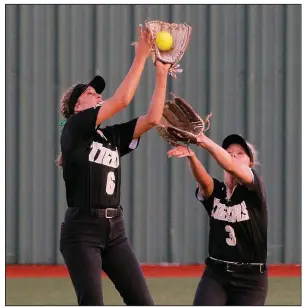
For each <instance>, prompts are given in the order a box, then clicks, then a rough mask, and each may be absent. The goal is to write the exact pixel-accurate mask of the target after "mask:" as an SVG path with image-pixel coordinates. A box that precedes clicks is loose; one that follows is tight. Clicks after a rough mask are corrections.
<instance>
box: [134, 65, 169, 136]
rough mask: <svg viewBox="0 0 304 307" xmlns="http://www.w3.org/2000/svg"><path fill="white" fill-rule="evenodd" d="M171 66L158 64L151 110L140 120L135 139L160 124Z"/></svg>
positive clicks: (135, 131) (137, 124)
mask: <svg viewBox="0 0 304 307" xmlns="http://www.w3.org/2000/svg"><path fill="white" fill-rule="evenodd" d="M170 66H171V65H170V64H163V63H161V62H159V61H157V62H156V81H155V88H154V92H153V96H152V100H151V104H150V108H149V110H148V112H147V113H146V114H145V115H142V116H140V117H139V118H138V120H137V123H136V127H135V130H134V135H133V139H137V138H138V137H140V136H141V135H142V134H144V133H145V132H147V131H148V130H150V129H152V128H153V127H154V126H155V125H157V124H158V123H159V121H160V119H161V116H162V113H163V109H164V104H165V100H166V88H167V79H168V70H169V69H170Z"/></svg>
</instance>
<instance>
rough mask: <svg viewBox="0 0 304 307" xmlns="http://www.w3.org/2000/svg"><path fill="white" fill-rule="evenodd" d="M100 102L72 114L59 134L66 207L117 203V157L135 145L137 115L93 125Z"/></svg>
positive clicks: (112, 206) (119, 175)
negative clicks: (108, 123)
mask: <svg viewBox="0 0 304 307" xmlns="http://www.w3.org/2000/svg"><path fill="white" fill-rule="evenodd" d="M99 108H100V106H98V107H95V108H90V109H87V110H84V111H82V112H80V113H77V114H75V115H73V116H72V117H71V118H69V119H68V121H67V122H66V124H65V126H64V129H63V131H62V134H61V151H62V163H63V164H62V168H63V178H64V181H65V185H66V199H67V204H68V207H91V208H115V207H118V206H119V204H120V185H121V157H122V156H124V155H126V154H127V153H129V152H131V151H132V150H133V149H135V148H136V147H137V146H138V142H139V139H137V140H132V138H133V134H134V129H135V126H136V122H137V118H135V119H133V120H131V121H129V122H126V123H123V124H119V125H113V126H107V127H105V128H101V127H98V128H96V127H95V125H96V119H97V114H98V111H99Z"/></svg>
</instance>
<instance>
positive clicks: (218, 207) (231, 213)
mask: <svg viewBox="0 0 304 307" xmlns="http://www.w3.org/2000/svg"><path fill="white" fill-rule="evenodd" d="M211 216H212V217H213V218H214V219H216V220H220V221H227V222H230V223H235V222H243V221H247V220H249V214H248V210H247V207H246V203H245V202H244V201H242V203H241V204H238V205H234V206H232V207H228V206H226V205H225V204H222V203H221V202H220V200H219V199H217V198H214V202H213V209H212V212H211Z"/></svg>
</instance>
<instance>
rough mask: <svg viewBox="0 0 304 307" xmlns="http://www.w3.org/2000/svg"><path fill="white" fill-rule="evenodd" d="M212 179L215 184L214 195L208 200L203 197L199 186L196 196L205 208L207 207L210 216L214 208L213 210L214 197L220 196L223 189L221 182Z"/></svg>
mask: <svg viewBox="0 0 304 307" xmlns="http://www.w3.org/2000/svg"><path fill="white" fill-rule="evenodd" d="M212 179H213V183H214V188H213V192H212V194H211V195H210V196H209V197H208V198H204V197H203V195H202V193H201V190H200V186H199V184H197V187H196V190H195V196H196V198H197V200H198V201H200V202H201V203H202V204H203V206H204V207H205V209H206V211H207V212H208V215H209V216H210V215H211V211H212V208H213V201H214V197H215V196H216V195H218V194H219V192H220V189H221V183H220V181H218V180H217V179H215V178H212Z"/></svg>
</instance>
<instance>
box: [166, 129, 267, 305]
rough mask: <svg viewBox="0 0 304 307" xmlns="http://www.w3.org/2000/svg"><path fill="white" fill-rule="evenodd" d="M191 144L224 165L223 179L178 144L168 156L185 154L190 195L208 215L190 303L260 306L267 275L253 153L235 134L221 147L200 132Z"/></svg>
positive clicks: (263, 204) (260, 191) (264, 210)
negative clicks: (192, 182) (202, 264)
mask: <svg viewBox="0 0 304 307" xmlns="http://www.w3.org/2000/svg"><path fill="white" fill-rule="evenodd" d="M197 145H198V146H200V147H202V148H204V149H205V150H206V151H207V152H208V153H209V154H211V156H212V157H213V158H214V159H215V160H216V162H217V163H218V164H219V165H220V167H221V168H223V169H224V182H221V181H219V180H217V179H215V178H212V177H211V176H210V175H209V174H208V172H207V171H206V169H205V168H204V166H203V165H202V164H201V163H200V161H199V160H198V158H197V157H196V155H195V153H194V152H193V151H192V150H191V149H188V148H187V147H184V146H178V147H175V148H173V149H171V150H169V151H168V156H169V157H172V156H175V157H179V158H181V157H187V158H188V162H189V165H190V168H191V170H192V174H193V176H194V178H195V179H196V181H197V183H198V187H197V189H196V197H197V199H198V200H199V201H201V202H202V204H203V205H204V207H205V209H206V211H207V213H208V215H209V219H210V230H209V257H208V258H207V259H206V269H205V271H204V274H203V276H202V278H201V280H200V282H199V285H198V287H197V290H196V294H195V298H194V303H193V304H194V305H204V306H211V305H247V306H248V305H264V303H265V300H266V295H267V289H268V277H267V266H266V256H267V206H266V200H265V194H264V187H263V184H262V182H261V180H260V178H259V177H258V175H257V173H256V171H255V170H254V166H255V165H256V163H257V161H256V151H255V149H254V147H253V146H252V145H251V144H249V143H248V142H246V141H245V140H244V139H243V138H242V137H241V136H240V135H237V134H232V135H229V136H227V137H226V138H225V139H224V141H223V143H222V147H221V146H219V145H217V144H216V143H214V142H213V141H212V140H211V139H210V138H208V137H206V136H205V135H204V134H203V133H202V134H200V135H199V136H198V138H197Z"/></svg>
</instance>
